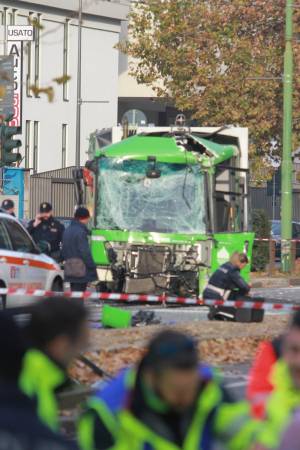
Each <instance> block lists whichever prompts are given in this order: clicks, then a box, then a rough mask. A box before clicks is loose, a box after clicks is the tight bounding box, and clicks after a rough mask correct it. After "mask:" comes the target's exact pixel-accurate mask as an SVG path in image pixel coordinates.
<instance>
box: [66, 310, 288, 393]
mask: <svg viewBox="0 0 300 450" xmlns="http://www.w3.org/2000/svg"><path fill="white" fill-rule="evenodd" d="M287 321H288V316H278V317H276V316H269V317H267V318H266V319H265V321H264V322H263V323H261V324H256V323H251V324H241V323H230V322H226V323H225V322H193V323H190V322H188V323H185V324H181V325H178V326H176V328H177V329H179V330H181V331H185V332H186V333H188V334H190V335H192V336H194V337H195V338H196V339H197V340H198V341H199V351H200V355H201V358H202V360H203V361H206V362H208V363H210V364H213V365H216V366H219V365H222V364H234V363H244V362H247V361H250V360H251V359H252V358H253V356H254V355H255V352H256V350H257V347H258V345H259V343H260V342H261V341H263V340H265V339H273V338H274V337H275V336H277V335H279V334H280V333H282V332H283V330H284V328H285V326H286V324H287ZM161 328H162V327H161V326H149V327H145V328H142V329H141V328H140V329H136V328H131V329H126V330H94V331H93V332H92V347H93V349H92V350H91V351H90V352H88V353H86V355H85V356H87V357H88V358H89V359H90V360H92V361H93V363H94V364H96V365H97V366H99V367H101V368H102V369H103V370H105V371H106V372H108V373H109V374H111V375H115V374H116V373H117V372H119V371H120V370H121V369H122V368H124V367H126V366H129V365H133V364H136V363H137V362H138V361H139V360H140V358H141V357H142V355H143V354H144V352H145V349H146V345H147V341H148V340H149V338H150V337H151V336H152V335H153V334H155V333H157V332H158V331H159V330H160V329H161ZM70 375H71V376H72V377H73V378H75V379H76V380H78V381H80V382H81V383H84V384H92V383H95V382H97V381H99V376H98V375H96V374H94V373H93V371H92V370H91V369H89V368H87V367H86V366H85V365H84V364H83V363H82V362H80V361H76V363H75V364H74V366H73V367H72V369H71V371H70Z"/></svg>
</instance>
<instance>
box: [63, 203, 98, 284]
mask: <svg viewBox="0 0 300 450" xmlns="http://www.w3.org/2000/svg"><path fill="white" fill-rule="evenodd" d="M89 220H90V213H89V210H88V209H87V208H84V207H79V208H77V209H76V211H75V215H74V220H73V221H72V222H71V225H70V226H69V227H68V228H67V229H66V231H65V233H64V236H63V245H62V256H63V259H64V261H65V281H66V282H69V283H70V284H71V290H72V291H82V292H83V291H85V290H86V288H87V285H88V283H90V282H92V281H96V280H97V279H98V276H97V270H96V264H95V262H94V260H93V257H92V254H91V250H90V246H89V241H88V236H89V230H88V228H87V224H88V222H89Z"/></svg>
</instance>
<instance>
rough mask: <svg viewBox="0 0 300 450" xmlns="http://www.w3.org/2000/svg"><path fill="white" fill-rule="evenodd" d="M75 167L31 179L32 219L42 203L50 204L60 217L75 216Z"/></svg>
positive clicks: (40, 174)
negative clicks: (73, 175)
mask: <svg viewBox="0 0 300 450" xmlns="http://www.w3.org/2000/svg"><path fill="white" fill-rule="evenodd" d="M73 169H74V167H67V168H65V169H58V170H51V171H49V172H42V173H38V174H35V175H31V177H30V208H29V211H30V218H32V217H34V216H35V215H36V213H37V211H38V208H39V205H40V204H41V203H42V202H49V203H51V204H52V206H53V212H54V215H55V216H58V217H72V216H73V214H74V207H75V204H76V201H75V189H74V182H73V178H72V171H73Z"/></svg>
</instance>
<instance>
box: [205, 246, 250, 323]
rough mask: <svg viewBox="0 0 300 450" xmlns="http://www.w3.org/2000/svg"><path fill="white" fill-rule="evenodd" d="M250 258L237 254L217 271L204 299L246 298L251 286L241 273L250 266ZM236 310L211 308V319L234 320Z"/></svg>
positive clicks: (211, 278)
mask: <svg viewBox="0 0 300 450" xmlns="http://www.w3.org/2000/svg"><path fill="white" fill-rule="evenodd" d="M248 262H249V261H248V257H247V255H246V254H244V253H238V252H235V253H233V255H232V256H231V258H230V261H228V262H227V263H225V264H223V265H222V266H221V267H219V269H217V270H216V271H215V272H214V273H213V274H212V276H211V277H210V279H209V281H208V285H207V286H206V288H205V290H204V292H203V298H204V299H213V300H236V299H239V300H240V299H241V298H242V297H245V296H246V295H247V294H248V293H249V291H250V289H251V285H249V284H248V283H246V281H245V280H244V279H243V278H242V276H241V274H240V271H241V270H242V269H244V267H246V265H247V264H248ZM234 313H235V308H228V307H217V308H216V307H211V308H210V314H209V319H214V318H218V319H221V320H222V319H223V320H224V319H226V318H227V319H234Z"/></svg>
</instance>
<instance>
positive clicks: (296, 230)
mask: <svg viewBox="0 0 300 450" xmlns="http://www.w3.org/2000/svg"><path fill="white" fill-rule="evenodd" d="M271 237H272V238H273V239H274V240H275V256H276V258H280V257H281V220H272V221H271ZM292 239H299V242H297V243H296V258H300V222H292Z"/></svg>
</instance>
